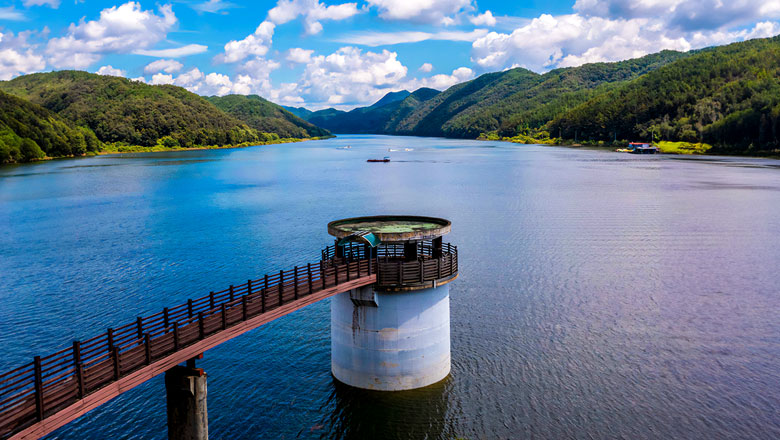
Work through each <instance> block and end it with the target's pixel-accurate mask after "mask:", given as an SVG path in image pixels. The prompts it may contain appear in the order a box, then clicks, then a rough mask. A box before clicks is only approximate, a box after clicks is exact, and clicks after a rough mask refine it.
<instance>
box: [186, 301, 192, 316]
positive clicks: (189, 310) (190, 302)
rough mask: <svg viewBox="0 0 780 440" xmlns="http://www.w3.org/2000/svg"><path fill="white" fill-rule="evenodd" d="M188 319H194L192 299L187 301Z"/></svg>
mask: <svg viewBox="0 0 780 440" xmlns="http://www.w3.org/2000/svg"><path fill="white" fill-rule="evenodd" d="M187 318H189V319H192V299H188V300H187Z"/></svg>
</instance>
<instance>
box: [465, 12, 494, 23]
mask: <svg viewBox="0 0 780 440" xmlns="http://www.w3.org/2000/svg"><path fill="white" fill-rule="evenodd" d="M469 21H470V22H471V24H473V25H474V26H495V25H496V17H493V13H492V12H490V11H485V13H484V14H479V15H477V16H476V17H470V18H469Z"/></svg>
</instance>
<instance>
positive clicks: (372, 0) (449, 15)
mask: <svg viewBox="0 0 780 440" xmlns="http://www.w3.org/2000/svg"><path fill="white" fill-rule="evenodd" d="M366 1H367V2H368V4H370V5H371V6H374V7H376V8H377V9H379V16H380V17H382V18H385V19H388V20H406V21H413V22H416V23H434V24H442V25H445V26H447V25H451V24H454V23H456V21H457V20H455V17H456V16H457V15H458V14H460V13H464V12H470V11H472V10H474V6H472V3H471V0H366Z"/></svg>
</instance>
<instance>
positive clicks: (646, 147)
mask: <svg viewBox="0 0 780 440" xmlns="http://www.w3.org/2000/svg"><path fill="white" fill-rule="evenodd" d="M615 151H618V152H620V153H631V154H656V153H658V147H656V146H655V145H652V144H648V143H647V142H630V143H629V144H628V147H626V148H618V149H617V150H615Z"/></svg>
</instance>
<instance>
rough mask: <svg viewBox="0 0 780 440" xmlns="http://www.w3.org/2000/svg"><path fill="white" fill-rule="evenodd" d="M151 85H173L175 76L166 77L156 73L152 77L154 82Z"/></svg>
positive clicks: (150, 82)
mask: <svg viewBox="0 0 780 440" xmlns="http://www.w3.org/2000/svg"><path fill="white" fill-rule="evenodd" d="M149 84H151V85H153V86H159V85H161V84H173V75H166V74H164V73H156V74H154V75H152V80H151V81H149Z"/></svg>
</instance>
